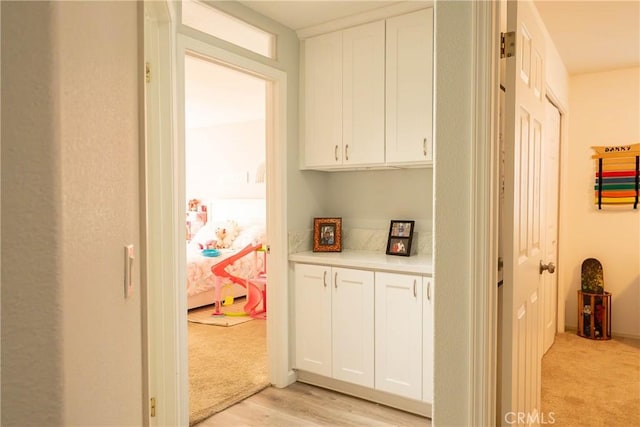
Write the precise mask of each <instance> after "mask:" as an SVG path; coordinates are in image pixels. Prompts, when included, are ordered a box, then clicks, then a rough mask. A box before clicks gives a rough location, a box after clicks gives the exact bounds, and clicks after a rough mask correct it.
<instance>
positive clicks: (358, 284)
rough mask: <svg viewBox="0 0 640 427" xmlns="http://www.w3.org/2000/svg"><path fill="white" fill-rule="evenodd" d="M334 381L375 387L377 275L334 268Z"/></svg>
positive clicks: (369, 272)
mask: <svg viewBox="0 0 640 427" xmlns="http://www.w3.org/2000/svg"><path fill="white" fill-rule="evenodd" d="M332 292H333V297H332V329H333V378H336V379H339V380H342V381H348V382H350V383H354V384H359V385H361V386H365V387H373V356H374V342H373V338H374V333H373V309H374V305H373V296H374V286H373V272H371V271H361V270H351V269H346V268H335V267H334V268H333V291H332Z"/></svg>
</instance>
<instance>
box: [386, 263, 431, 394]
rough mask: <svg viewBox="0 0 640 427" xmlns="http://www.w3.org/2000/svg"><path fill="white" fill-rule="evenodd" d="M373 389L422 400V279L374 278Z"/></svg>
mask: <svg viewBox="0 0 640 427" xmlns="http://www.w3.org/2000/svg"><path fill="white" fill-rule="evenodd" d="M375 280H376V284H375V289H376V290H375V309H376V312H375V340H376V359H375V372H376V374H375V388H376V389H378V390H383V391H386V392H389V393H394V394H398V395H401V396H405V397H408V398H411V399H416V400H421V399H422V381H423V377H422V363H423V361H422V294H423V293H422V277H420V276H412V275H406V274H391V273H376V275H375Z"/></svg>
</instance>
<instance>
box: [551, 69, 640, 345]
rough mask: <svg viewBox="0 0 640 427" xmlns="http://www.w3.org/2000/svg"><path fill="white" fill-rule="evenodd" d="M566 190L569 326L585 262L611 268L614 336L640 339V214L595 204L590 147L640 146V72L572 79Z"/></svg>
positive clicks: (607, 272) (608, 281)
mask: <svg viewBox="0 0 640 427" xmlns="http://www.w3.org/2000/svg"><path fill="white" fill-rule="evenodd" d="M569 108H570V111H571V120H570V123H569V143H568V150H567V151H568V152H567V155H568V158H567V159H566V162H567V167H566V171H567V176H566V177H563V180H564V179H566V181H567V182H568V185H567V189H566V191H565V192H564V193H563V194H562V197H563V198H566V203H564V206H566V212H565V215H566V217H567V218H570V221H567V223H566V224H564V227H565V228H566V229H565V230H564V231H565V233H564V235H565V236H566V238H565V239H563V240H562V241H561V245H563V246H564V248H563V249H562V250H563V252H564V253H565V254H566V255H565V257H564V261H563V265H562V270H563V271H564V274H563V275H562V277H561V278H560V279H561V280H562V282H563V288H564V289H565V297H566V299H567V302H566V314H565V322H566V324H567V326H570V327H574V328H575V327H576V325H577V314H576V310H577V308H576V300H577V296H576V291H577V290H578V289H580V268H581V264H582V261H583V260H584V259H586V258H590V257H593V258H597V259H598V260H600V262H601V263H602V266H603V268H604V280H605V290H607V291H609V292H611V293H612V294H613V295H612V315H611V317H612V321H611V325H612V333H613V334H614V335H615V334H621V335H633V336H635V337H640V209H638V210H633V209H632V208H631V207H629V208H627V209H623V210H617V211H610V210H609V211H608V210H601V211H599V210H598V209H597V207H596V206H595V205H594V203H593V201H594V200H593V198H594V196H593V194H594V190H593V183H594V179H595V178H594V176H595V175H594V173H595V161H594V160H593V159H591V155H592V154H594V152H593V150H591V148H590V147H591V146H594V145H624V144H634V143H638V142H640V120H638V118H639V117H640V68H638V67H636V68H628V69H621V70H614V71H608V72H600V73H590V74H581V75H575V76H571V78H570V90H569Z"/></svg>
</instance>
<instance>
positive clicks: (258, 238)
mask: <svg viewBox="0 0 640 427" xmlns="http://www.w3.org/2000/svg"><path fill="white" fill-rule="evenodd" d="M266 237H267V231H266V228H265V226H264V224H253V225H248V226H246V227H243V228H242V230H241V231H240V234H238V237H236V239H235V240H234V241H233V244H232V246H231V247H232V248H234V249H242V248H244V247H245V246H247V245H256V244H261V243H265V240H266Z"/></svg>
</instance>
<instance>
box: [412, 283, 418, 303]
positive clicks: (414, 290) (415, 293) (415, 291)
mask: <svg viewBox="0 0 640 427" xmlns="http://www.w3.org/2000/svg"><path fill="white" fill-rule="evenodd" d="M417 284H418V283H417V280H416V279H413V297H414V298H418V287H417Z"/></svg>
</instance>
